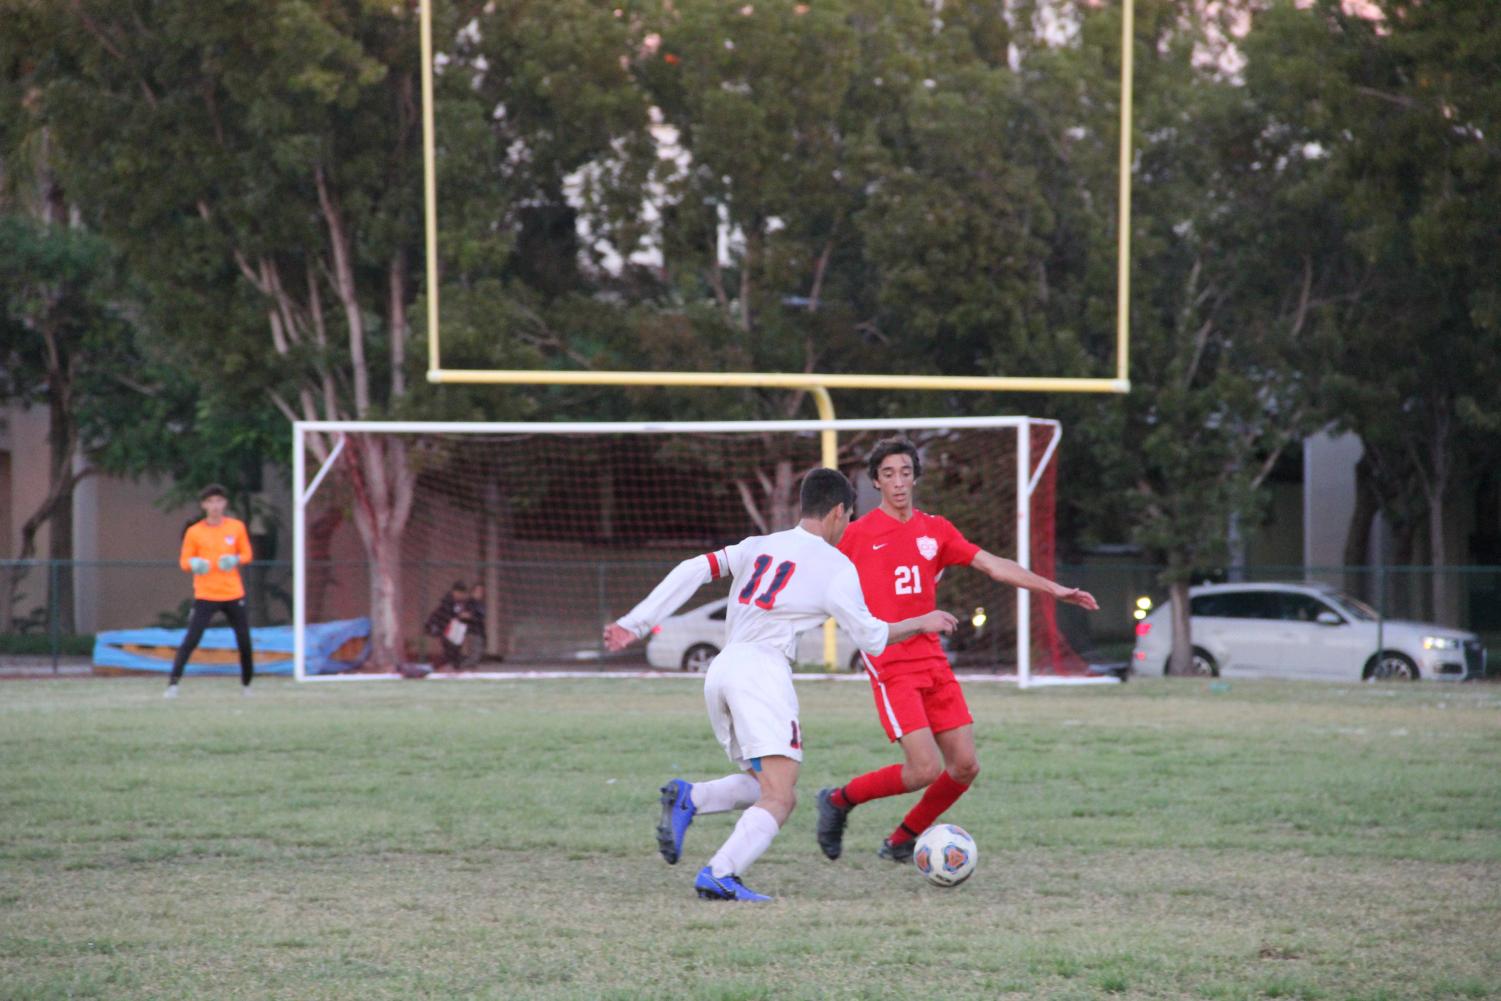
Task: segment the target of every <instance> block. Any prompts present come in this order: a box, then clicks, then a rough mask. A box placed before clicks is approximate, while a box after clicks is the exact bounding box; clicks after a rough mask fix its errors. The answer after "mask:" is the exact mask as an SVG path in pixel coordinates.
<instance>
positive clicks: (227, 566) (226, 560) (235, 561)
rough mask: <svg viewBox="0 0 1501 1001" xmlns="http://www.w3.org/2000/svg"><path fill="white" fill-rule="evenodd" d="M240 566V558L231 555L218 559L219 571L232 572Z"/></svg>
mask: <svg viewBox="0 0 1501 1001" xmlns="http://www.w3.org/2000/svg"><path fill="white" fill-rule="evenodd" d="M239 565H240V558H239V557H238V556H236V555H234V554H233V553H230V554H228V555H225V556H221V557H219V569H220V570H233V569H234V568H235V567H237V566H239Z"/></svg>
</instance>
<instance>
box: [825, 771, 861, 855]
mask: <svg viewBox="0 0 1501 1001" xmlns="http://www.w3.org/2000/svg"><path fill="white" fill-rule="evenodd" d="M853 809H854V807H840V806H835V805H834V790H833V789H832V788H829V789H820V790H818V828H817V830H818V847H820V848H822V849H823V853H824V855H825V856H826V857H828V858H830V859H837V858H838V857H839V856H840V855H841V854H843V852H844V825H845V824H847V823H849V818H850V810H853Z"/></svg>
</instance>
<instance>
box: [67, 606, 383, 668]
mask: <svg viewBox="0 0 1501 1001" xmlns="http://www.w3.org/2000/svg"><path fill="white" fill-rule="evenodd" d="M185 635H187V630H186V629H115V630H111V631H109V632H103V633H100V634H99V635H98V636H97V637H96V638H95V640H94V666H95V667H115V668H123V669H125V670H127V671H161V672H162V673H163V674H165V673H167V672H169V671H171V670H172V655H173V653H174V652H175V651H176V650H177V648H178V647H179V646H181V645H182V639H183V637H184V636H185ZM304 636H306V638H307V673H308V674H338V673H340V672H341V671H350V670H353V669H354V668H356V667H359V666H360V664H362V663H363V662H364V660H365V657H366V655H367V654H368V653H369V651H370V643H369V639H370V620H369V619H341V620H339V621H337V622H320V623H317V624H316V625H310V626H308V627H307V628H306V629H305V630H304ZM352 639H359V640H363V641H364V642H361V643H359V644H358V645H357V646H355V647H354V649H355V653H354V656H353V657H351V658H349V659H345V660H334V659H333V655H334V653H335V652H337V651H338V649H339V648H340V647H342V646H343V645H344V644H345V643H348V642H349V641H350V640H352ZM250 642H251V646H252V647H253V648H254V649H255V672H256V674H291V673H292V627H291V626H263V627H261V628H259V629H252V630H250ZM127 646H130V647H146V648H149V649H150V650H151V651H152V652H150V653H147V652H145V651H140V650H127V649H125V648H126V647H127ZM210 650H215V651H217V650H228V651H229V652H230V653H234V651H235V634H234V630H232V629H229V628H220V629H208V630H205V631H204V633H203V642H201V643H199V644H198V650H197V651H195V652H194V654H193V656H192V658H190V659H189V660H188V667H187V673H188V674H229V675H234V676H235V677H238V676H239V674H240V662H239V658H238V657H233V658H231V659H230V660H229V661H228V662H226V663H212V664H208V663H202V662H200V659H199V655H200V654H202V653H204V652H205V651H210ZM267 654H283V655H284V656H280V657H275V658H267V656H266V655H267Z"/></svg>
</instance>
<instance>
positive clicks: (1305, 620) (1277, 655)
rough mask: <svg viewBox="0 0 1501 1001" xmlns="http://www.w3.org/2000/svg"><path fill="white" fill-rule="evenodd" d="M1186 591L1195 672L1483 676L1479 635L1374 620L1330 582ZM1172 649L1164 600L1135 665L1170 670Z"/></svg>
mask: <svg viewBox="0 0 1501 1001" xmlns="http://www.w3.org/2000/svg"><path fill="white" fill-rule="evenodd" d="M1188 594H1189V631H1190V633H1191V635H1192V636H1193V667H1194V672H1195V673H1197V674H1209V675H1216V676H1218V675H1225V676H1227V677H1282V678H1319V679H1325V680H1335V681H1354V680H1356V679H1365V680H1371V679H1378V678H1405V679H1409V680H1413V681H1415V680H1417V679H1418V678H1422V677H1427V678H1444V679H1448V680H1453V681H1459V680H1463V679H1465V678H1479V677H1482V676H1484V674H1485V647H1484V645H1483V644H1482V643H1481V641H1480V637H1478V636H1476V635H1475V634H1474V633H1467V632H1463V631H1461V630H1458V629H1450V628H1448V627H1447V626H1438V625H1433V624H1431V623H1426V622H1402V621H1398V620H1395V619H1387V620H1386V621H1385V622H1384V623H1378V621H1377V620H1378V618H1379V616H1378V615H1377V613H1376V611H1375V610H1374V609H1372V608H1371V607H1370V606H1369V605H1367V604H1365V603H1364V602H1362V601H1360V600H1358V599H1356V598H1352V597H1350V596H1349V595H1347V594H1344V593H1342V592H1340V591H1337V590H1335V589H1334V588H1331V587H1321V586H1319V585H1316V584H1206V585H1204V586H1202V587H1195V588H1190V589H1189V592H1188ZM1378 632H1379V637H1380V638H1379V642H1380V645H1381V650H1380V656H1377V643H1378ZM1172 647H1173V635H1172V606H1171V603H1170V602H1164V603H1163V604H1162V606H1161V607H1159V608H1157V609H1156V610H1155V611H1153V612H1152V614H1151V615H1149V616H1147V617H1146V618H1145V619H1143V620H1142V621H1141V622H1138V623H1137V624H1136V649H1135V651H1134V653H1133V655H1132V660H1131V666H1132V668H1133V669H1134V670H1135V671H1136V672H1137V673H1139V674H1158V673H1162V672H1165V671H1166V670H1167V660H1168V654H1169V653H1170V652H1171V651H1172Z"/></svg>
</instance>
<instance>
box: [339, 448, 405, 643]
mask: <svg viewBox="0 0 1501 1001" xmlns="http://www.w3.org/2000/svg"><path fill="white" fill-rule="evenodd" d="M344 456H345V458H344V460H343V461H344V462H345V464H346V466H347V467H348V470H349V473H350V483H351V485H352V487H353V490H354V500H355V503H354V523H355V527H356V528H357V529H359V533H360V538H361V540H362V541H363V542H364V544H365V553H366V557H367V559H368V561H369V573H370V664H371V666H372V667H374V668H377V669H379V670H386V671H397V670H402V669H404V667H405V663H406V650H405V644H404V642H403V634H402V619H401V610H402V609H401V571H402V552H401V540H402V535H403V532H404V530H405V529H406V523H407V518H408V517H409V516H410V515H411V511H412V476H411V472H410V470H409V469H408V467H407V446H406V442H405V441H403V440H402V439H401V438H400V436H397V435H370V436H359V435H351V436H350V437H349V438H348V445H347V446H346V447H345V450H344Z"/></svg>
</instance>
